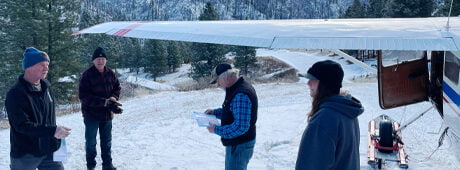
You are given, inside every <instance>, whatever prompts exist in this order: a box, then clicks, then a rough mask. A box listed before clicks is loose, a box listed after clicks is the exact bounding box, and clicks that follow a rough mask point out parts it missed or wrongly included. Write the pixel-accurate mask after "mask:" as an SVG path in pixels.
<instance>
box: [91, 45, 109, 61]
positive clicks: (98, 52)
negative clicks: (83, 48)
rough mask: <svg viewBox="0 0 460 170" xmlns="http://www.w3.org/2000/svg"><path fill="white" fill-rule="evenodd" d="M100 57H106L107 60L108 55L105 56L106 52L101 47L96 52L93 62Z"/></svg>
mask: <svg viewBox="0 0 460 170" xmlns="http://www.w3.org/2000/svg"><path fill="white" fill-rule="evenodd" d="M98 57H104V58H105V59H107V55H105V51H104V49H103V48H101V47H97V48H96V50H94V53H93V58H92V60H94V59H96V58H98Z"/></svg>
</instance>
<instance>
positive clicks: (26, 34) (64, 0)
mask: <svg viewBox="0 0 460 170" xmlns="http://www.w3.org/2000/svg"><path fill="white" fill-rule="evenodd" d="M79 7H80V2H79V1H72V0H61V1H49V0H34V1H9V2H8V3H6V4H5V6H3V7H2V8H3V10H2V15H1V16H2V17H5V18H7V19H8V20H9V22H7V23H6V24H5V27H2V28H1V32H3V33H5V35H6V36H7V37H9V39H10V40H11V41H9V42H8V43H9V46H10V49H11V55H14V56H20V57H21V59H22V53H23V51H24V49H25V48H27V47H31V46H33V47H35V48H37V49H39V50H42V51H45V52H47V53H48V55H49V56H50V60H51V62H50V66H49V67H50V72H49V73H48V78H47V79H48V80H50V82H51V84H52V85H53V91H54V94H55V96H56V101H57V102H58V103H62V102H66V101H68V100H69V99H70V98H72V97H75V96H74V94H76V87H74V86H75V83H74V82H64V81H60V79H61V78H64V77H67V78H72V77H74V76H72V75H76V74H77V73H78V72H79V71H80V70H81V68H80V64H78V63H79V62H80V61H79V60H78V59H77V58H76V56H77V54H78V48H79V45H80V44H79V43H77V42H76V41H74V40H73V38H74V37H71V36H70V34H71V33H72V29H73V28H76V26H77V25H76V23H77V22H76V20H77V17H78V16H77V9H78V8H79ZM6 28H7V29H6ZM16 64H18V65H20V63H16ZM74 80H75V79H74Z"/></svg>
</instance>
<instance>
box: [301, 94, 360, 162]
mask: <svg viewBox="0 0 460 170" xmlns="http://www.w3.org/2000/svg"><path fill="white" fill-rule="evenodd" d="M363 111H364V108H363V107H362V105H361V103H360V102H359V101H358V100H357V99H355V98H353V97H352V96H351V95H345V96H343V95H336V96H332V97H329V98H327V99H326V100H325V101H324V102H323V103H321V104H320V106H319V110H318V111H317V113H316V114H315V115H314V116H313V117H312V118H311V120H310V122H309V124H308V126H307V128H306V130H305V131H304V133H303V136H302V139H301V142H300V147H299V154H298V155H297V162H296V170H307V169H312V170H323V169H324V170H326V169H343V170H355V169H359V137H360V136H359V135H360V134H359V122H358V118H357V117H358V116H359V115H360V114H361V113H363Z"/></svg>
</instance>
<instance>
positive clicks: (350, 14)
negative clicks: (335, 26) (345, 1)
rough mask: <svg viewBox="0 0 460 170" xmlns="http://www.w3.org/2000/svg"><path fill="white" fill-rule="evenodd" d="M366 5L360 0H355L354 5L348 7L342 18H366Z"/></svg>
mask: <svg viewBox="0 0 460 170" xmlns="http://www.w3.org/2000/svg"><path fill="white" fill-rule="evenodd" d="M364 14H365V13H364V5H362V4H361V2H360V1H359V0H354V1H353V5H351V6H350V7H348V9H347V11H346V12H345V14H343V15H342V18H364V17H365V15H364Z"/></svg>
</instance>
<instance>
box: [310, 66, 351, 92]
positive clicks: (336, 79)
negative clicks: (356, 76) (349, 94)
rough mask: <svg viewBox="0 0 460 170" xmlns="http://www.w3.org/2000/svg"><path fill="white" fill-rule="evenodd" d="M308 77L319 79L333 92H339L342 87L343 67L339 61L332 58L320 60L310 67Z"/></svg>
mask: <svg viewBox="0 0 460 170" xmlns="http://www.w3.org/2000/svg"><path fill="white" fill-rule="evenodd" d="M306 78H308V79H312V80H319V81H320V84H321V85H325V86H327V87H328V88H330V89H331V90H332V91H333V92H335V93H337V94H338V93H339V92H340V88H341V87H342V80H343V69H342V67H341V66H340V64H339V63H337V62H335V61H332V60H325V61H320V62H317V63H315V64H313V66H311V67H310V69H308V72H307V76H306Z"/></svg>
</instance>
